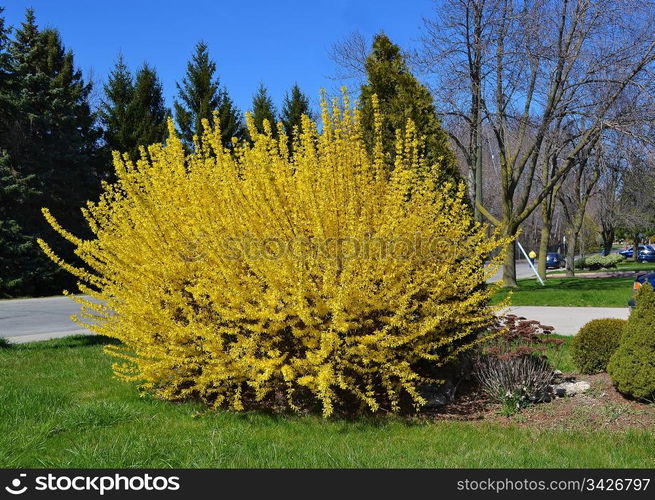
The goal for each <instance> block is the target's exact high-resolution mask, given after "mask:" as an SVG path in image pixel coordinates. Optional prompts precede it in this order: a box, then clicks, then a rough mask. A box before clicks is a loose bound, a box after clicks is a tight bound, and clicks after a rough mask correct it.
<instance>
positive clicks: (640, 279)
mask: <svg viewBox="0 0 655 500" xmlns="http://www.w3.org/2000/svg"><path fill="white" fill-rule="evenodd" d="M646 282H648V283H650V286H652V287H653V289H655V272H650V273H644V274H640V275H639V276H637V278H635V281H634V283H633V284H632V290H633V291H634V292H635V293H637V290H639V289H640V288H641V287H642V286H643V285H644V283H646ZM628 305H629V306H630V307H634V306H635V299H634V297H633V298H631V299H630V300H629V301H628Z"/></svg>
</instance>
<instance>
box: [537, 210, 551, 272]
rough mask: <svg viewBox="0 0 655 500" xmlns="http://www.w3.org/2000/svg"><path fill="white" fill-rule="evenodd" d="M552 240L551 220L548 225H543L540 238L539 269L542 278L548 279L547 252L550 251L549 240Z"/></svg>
mask: <svg viewBox="0 0 655 500" xmlns="http://www.w3.org/2000/svg"><path fill="white" fill-rule="evenodd" d="M549 241H550V220H549V221H548V225H547V226H546V225H545V224H544V225H543V226H541V237H540V239H539V256H538V259H539V262H538V264H539V266H538V268H537V271H538V272H539V276H541V279H544V280H545V279H546V254H547V253H548V242H549Z"/></svg>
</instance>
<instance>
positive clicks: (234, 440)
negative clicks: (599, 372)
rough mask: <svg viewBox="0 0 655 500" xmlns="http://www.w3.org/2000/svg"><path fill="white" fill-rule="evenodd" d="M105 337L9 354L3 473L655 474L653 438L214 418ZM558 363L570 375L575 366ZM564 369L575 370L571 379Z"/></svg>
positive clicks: (0, 447) (2, 375)
mask: <svg viewBox="0 0 655 500" xmlns="http://www.w3.org/2000/svg"><path fill="white" fill-rule="evenodd" d="M102 340H103V339H101V338H98V337H95V338H94V337H69V338H67V339H62V340H53V341H47V342H40V343H34V344H26V345H20V346H12V347H10V348H4V349H0V387H1V388H2V389H1V390H0V467H3V468H25V467H65V468H71V467H101V468H102V467H154V468H159V467H191V468H193V467H212V468H214V467H228V468H229V467H248V468H250V467H346V468H347V467H481V468H491V467H654V466H655V433H653V431H652V429H651V430H639V431H637V430H630V431H614V432H611V431H594V432H587V431H584V430H578V431H565V430H559V429H534V428H523V427H520V426H518V425H516V424H512V423H509V421H508V424H507V425H499V424H495V425H493V424H489V423H484V422H475V421H474V422H446V421H440V422H427V423H425V422H423V423H421V422H418V421H413V420H408V419H402V418H377V419H362V420H357V421H350V420H341V419H330V420H323V419H322V418H320V417H318V416H271V415H266V414H258V413H243V414H235V413H231V412H227V411H218V412H211V413H204V414H202V415H200V416H198V412H199V411H201V410H202V407H201V406H200V405H198V404H195V403H183V404H172V403H168V402H164V401H159V400H155V399H153V398H152V397H149V396H144V397H140V396H139V394H138V392H137V390H136V388H135V386H134V385H132V384H126V383H123V382H119V381H117V380H115V379H113V378H112V375H111V370H110V363H111V360H110V359H109V358H108V357H107V356H105V355H104V354H103V353H102V351H101V348H102V346H101V345H100V343H101V341H102ZM558 363H564V364H560V365H559V366H560V367H561V368H563V369H564V368H565V364H566V363H570V360H569V361H567V358H566V357H565V356H564V357H560V359H559V361H558ZM565 371H566V370H565Z"/></svg>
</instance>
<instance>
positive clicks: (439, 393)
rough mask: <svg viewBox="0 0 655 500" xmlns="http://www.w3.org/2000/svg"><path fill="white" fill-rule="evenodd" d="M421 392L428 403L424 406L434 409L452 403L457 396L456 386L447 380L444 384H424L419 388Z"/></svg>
mask: <svg viewBox="0 0 655 500" xmlns="http://www.w3.org/2000/svg"><path fill="white" fill-rule="evenodd" d="M418 391H419V394H420V395H421V396H422V397H424V398H425V400H426V401H427V403H426V404H425V406H424V407H423V408H425V409H434V408H439V407H440V406H444V405H445V404H447V403H450V402H451V401H452V400H453V398H454V396H455V386H454V385H453V384H452V382H450V381H449V380H447V381H446V382H444V383H443V384H430V385H422V386H421V387H419V388H418Z"/></svg>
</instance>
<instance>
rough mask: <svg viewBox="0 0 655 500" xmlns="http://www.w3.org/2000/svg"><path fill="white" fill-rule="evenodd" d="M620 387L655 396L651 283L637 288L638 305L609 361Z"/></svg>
mask: <svg viewBox="0 0 655 500" xmlns="http://www.w3.org/2000/svg"><path fill="white" fill-rule="evenodd" d="M607 373H609V375H610V377H611V378H612V382H614V385H615V387H616V389H617V390H618V391H619V392H621V393H623V394H625V395H627V396H630V397H633V398H637V399H642V400H646V401H651V402H652V401H653V400H655V292H654V291H653V289H652V287H651V286H650V284H649V283H646V284H644V285H643V286H642V287H641V288H640V289H639V291H638V292H637V297H636V307H635V308H634V309H633V310H632V312H631V313H630V317H629V318H628V321H627V323H626V325H625V328H624V330H623V337H622V339H621V343H620V345H619V347H618V349H617V350H616V351H615V352H614V354H613V355H612V357H611V358H610V361H609V364H608V365H607Z"/></svg>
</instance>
